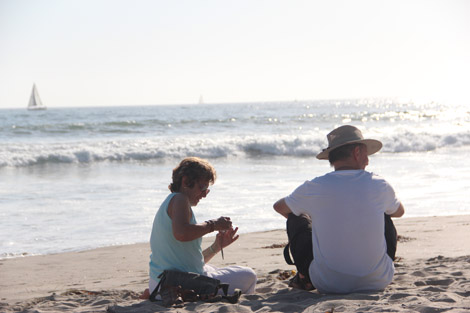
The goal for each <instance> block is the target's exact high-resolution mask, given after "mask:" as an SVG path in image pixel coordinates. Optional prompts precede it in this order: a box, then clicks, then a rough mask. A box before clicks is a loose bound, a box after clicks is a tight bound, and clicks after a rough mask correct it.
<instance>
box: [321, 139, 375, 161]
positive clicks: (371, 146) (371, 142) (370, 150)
mask: <svg viewBox="0 0 470 313" xmlns="http://www.w3.org/2000/svg"><path fill="white" fill-rule="evenodd" d="M353 143H362V144H365V145H366V147H367V155H372V154H374V153H376V152H378V151H379V150H380V149H382V143H381V142H380V141H378V140H375V139H361V140H353V141H349V142H346V143H343V144H341V145H338V146H335V147H331V148H327V149H325V150H323V151H322V152H320V153H319V154H317V159H319V160H328V156H329V155H330V152H331V151H333V150H334V149H336V148H339V147H342V146H345V145H350V144H353Z"/></svg>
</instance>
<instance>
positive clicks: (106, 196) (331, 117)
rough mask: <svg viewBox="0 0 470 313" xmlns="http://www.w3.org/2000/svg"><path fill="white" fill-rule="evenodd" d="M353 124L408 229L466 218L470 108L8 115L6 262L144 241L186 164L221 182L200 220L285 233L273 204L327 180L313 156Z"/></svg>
mask: <svg viewBox="0 0 470 313" xmlns="http://www.w3.org/2000/svg"><path fill="white" fill-rule="evenodd" d="M343 124H351V125H355V126H357V127H359V128H360V129H361V130H362V131H363V134H364V136H365V137H366V138H374V139H379V140H381V141H382V142H383V144H384V147H383V149H382V150H381V152H380V153H378V154H376V155H373V156H371V157H370V165H369V166H368V168H367V169H368V170H369V171H372V172H375V173H377V174H379V175H381V176H383V177H384V178H385V179H387V180H388V181H389V182H390V183H391V184H392V186H393V187H394V189H395V191H396V193H397V195H398V196H399V198H400V200H401V201H402V203H403V204H404V207H405V210H406V214H405V216H406V217H414V216H434V215H456V214H470V199H469V197H468V190H470V188H469V187H470V167H469V166H468V165H467V160H468V159H469V157H470V109H468V106H457V105H444V104H442V103H435V102H426V103H415V102H411V101H404V100H399V99H351V100H322V101H290V102H266V103H230V104H193V105H167V106H164V105H159V106H128V107H95V108H91V107H87V108H49V109H48V110H46V111H34V112H31V111H27V110H26V109H2V110H0V221H1V224H0V258H12V257H21V256H29V255H38V254H51V253H60V252H66V251H81V250H86V249H92V248H97V247H103V246H111V245H119V244H132V243H139V242H147V241H148V239H149V236H150V232H151V227H152V222H153V218H154V215H155V212H156V210H157V209H158V207H159V205H160V203H161V202H162V201H163V199H164V198H165V196H166V195H167V194H168V192H169V191H168V188H167V186H168V184H169V183H170V181H171V171H172V169H173V168H174V167H175V166H176V165H177V164H178V163H179V161H180V160H181V159H182V158H184V157H186V156H199V157H202V158H206V159H208V160H209V161H210V162H211V163H212V164H213V165H214V167H215V168H216V170H217V174H218V178H217V181H216V183H215V185H213V186H212V187H211V188H210V189H211V192H210V193H209V195H208V197H207V198H206V199H203V200H202V201H201V202H200V203H199V205H198V206H197V207H195V208H193V209H194V212H195V214H196V217H197V219H198V220H199V221H204V220H207V219H210V218H216V217H219V216H221V215H223V216H230V217H231V218H232V221H233V223H234V225H235V226H238V227H239V232H240V233H247V232H254V231H265V230H272V229H279V228H284V227H285V220H284V219H283V218H282V217H281V216H280V215H278V214H277V213H275V212H274V211H273V209H272V204H273V203H274V202H275V201H277V200H278V199H280V198H281V197H284V196H286V195H288V194H289V193H290V192H292V191H293V190H294V189H295V188H296V187H297V186H298V185H299V184H301V183H303V182H304V181H305V180H309V179H312V178H314V177H315V176H318V175H322V174H324V173H326V172H329V171H331V170H332V169H331V167H330V166H329V164H328V161H319V160H317V159H316V158H315V156H316V154H317V153H318V152H319V151H321V149H322V148H325V147H326V145H327V142H326V134H327V133H328V132H329V131H331V130H332V129H333V128H335V127H337V126H340V125H343Z"/></svg>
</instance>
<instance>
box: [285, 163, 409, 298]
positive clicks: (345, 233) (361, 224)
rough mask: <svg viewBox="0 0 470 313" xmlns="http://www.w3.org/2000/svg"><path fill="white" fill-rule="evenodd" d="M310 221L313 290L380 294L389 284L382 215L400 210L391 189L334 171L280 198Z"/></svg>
mask: <svg viewBox="0 0 470 313" xmlns="http://www.w3.org/2000/svg"><path fill="white" fill-rule="evenodd" d="M285 201H286V204H287V206H288V207H289V208H290V209H291V210H292V212H293V213H294V214H296V215H300V214H302V213H303V214H307V215H309V216H310V217H311V218H312V243H313V261H312V263H311V264H310V267H309V273H310V278H311V280H312V283H313V285H314V286H315V287H316V288H317V289H318V291H320V292H324V293H349V292H354V291H367V290H381V289H384V288H385V287H386V286H387V285H388V284H389V283H390V282H391V281H392V279H393V274H394V266H393V261H392V259H391V258H390V257H389V256H388V255H387V246H386V242H385V235H384V230H385V225H384V213H387V214H392V213H394V212H396V210H397V209H398V207H399V206H400V202H399V201H398V199H397V198H396V196H395V192H394V191H393V188H392V187H391V186H390V185H389V184H388V183H387V182H386V181H385V180H384V179H383V178H381V177H379V176H377V175H375V174H373V173H369V172H366V171H364V170H346V171H335V172H331V173H328V174H326V175H324V176H321V177H317V178H315V179H313V180H311V181H306V182H305V183H304V184H302V185H300V186H299V187H298V188H297V189H296V190H295V191H294V192H293V193H292V194H291V195H289V196H288V197H286V198H285Z"/></svg>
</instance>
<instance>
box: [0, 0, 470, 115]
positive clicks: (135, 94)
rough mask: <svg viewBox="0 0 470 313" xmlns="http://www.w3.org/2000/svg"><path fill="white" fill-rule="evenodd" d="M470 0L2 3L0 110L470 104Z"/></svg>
mask: <svg viewBox="0 0 470 313" xmlns="http://www.w3.org/2000/svg"><path fill="white" fill-rule="evenodd" d="M469 16H470V1H467V0H440V1H436V0H393V1H382V0H357V1H350V0H328V1H315V0H310V1H301V0H289V1H287V0H285V1H281V0H236V1H235V0H232V1H229V0H197V1H195V0H168V1H160V0H127V1H126V0H0V108H25V107H26V105H27V103H28V101H29V96H30V93H31V89H32V86H33V83H35V84H36V86H37V88H38V91H39V94H40V97H41V99H42V101H43V103H44V104H45V105H46V106H48V107H50V108H52V107H83V106H118V105H157V104H194V103H197V102H198V101H199V98H200V97H201V96H202V97H203V99H204V101H205V102H206V103H235V102H264V101H291V100H320V99H321V100H323V99H347V98H348V99H349V98H369V97H405V98H412V99H418V98H419V99H430V100H433V101H443V102H446V101H447V102H468V103H469V104H470V92H469V91H467V90H468V89H469V88H468V85H469V75H470V18H469Z"/></svg>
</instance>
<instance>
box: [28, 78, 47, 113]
mask: <svg viewBox="0 0 470 313" xmlns="http://www.w3.org/2000/svg"><path fill="white" fill-rule="evenodd" d="M45 109H47V107H46V106H45V105H44V104H42V101H41V98H39V93H38V90H37V88H36V84H33V90H32V91H31V97H29V103H28V110H30V111H35V110H45Z"/></svg>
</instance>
